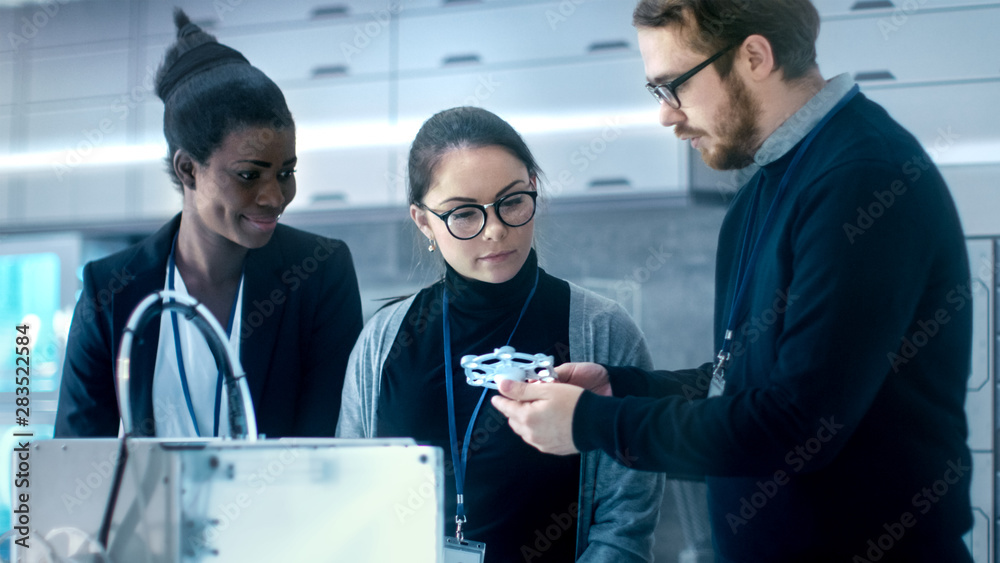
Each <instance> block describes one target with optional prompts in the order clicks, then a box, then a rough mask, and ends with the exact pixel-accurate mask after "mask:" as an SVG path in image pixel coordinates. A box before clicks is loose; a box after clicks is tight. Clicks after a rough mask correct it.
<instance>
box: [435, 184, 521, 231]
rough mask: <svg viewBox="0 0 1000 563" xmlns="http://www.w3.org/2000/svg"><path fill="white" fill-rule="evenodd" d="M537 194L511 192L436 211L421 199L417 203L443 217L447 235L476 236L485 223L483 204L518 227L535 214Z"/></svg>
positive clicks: (508, 224)
mask: <svg viewBox="0 0 1000 563" xmlns="http://www.w3.org/2000/svg"><path fill="white" fill-rule="evenodd" d="M537 197H538V192H527V191H525V192H512V193H509V194H507V195H505V196H503V197H501V198H500V199H498V200H496V201H494V202H493V203H487V204H486V205H479V204H476V203H466V204H463V205H459V206H458V207H455V208H454V209H451V210H449V211H445V212H444V213H438V212H437V211H434V210H433V209H431V208H429V207H427V206H426V205H424V204H423V203H421V204H420V207H423V208H424V209H426V210H427V211H430V212H431V213H433V214H434V215H435V216H436V217H437V218H438V219H441V220H442V221H444V224H445V226H447V227H448V232H449V233H451V236H453V237H455V238H457V239H459V240H469V239H474V238H476V237H477V236H479V233H481V232H483V228H484V227H486V208H487V207H492V208H493V210H494V211H496V214H497V218H498V219H500V222H501V223H503V224H504V225H507V226H508V227H522V226H524V225H526V224H527V223H528V221H531V218H532V217H534V216H535V198H537Z"/></svg>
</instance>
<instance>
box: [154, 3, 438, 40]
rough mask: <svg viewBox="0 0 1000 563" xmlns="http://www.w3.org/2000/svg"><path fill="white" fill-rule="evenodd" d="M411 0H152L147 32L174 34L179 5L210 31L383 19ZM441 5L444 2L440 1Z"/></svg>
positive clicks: (381, 20) (405, 5) (361, 22)
mask: <svg viewBox="0 0 1000 563" xmlns="http://www.w3.org/2000/svg"><path fill="white" fill-rule="evenodd" d="M411 4H413V2H412V1H411V0H395V1H393V0H384V1H382V0H379V1H377V2H375V1H372V0H282V1H281V2H276V1H274V0H212V1H210V2H209V1H206V0H150V1H149V2H148V8H147V10H146V14H145V18H144V19H145V24H144V30H145V33H147V34H149V35H170V36H171V37H172V36H173V35H174V33H175V31H176V27H175V26H174V18H173V11H174V7H175V6H176V7H179V8H182V9H183V10H184V12H185V13H186V14H187V15H188V17H190V18H191V20H192V21H193V22H195V23H197V24H199V25H207V29H208V30H209V31H212V32H215V31H222V30H226V29H236V28H254V29H257V30H262V31H268V29H267V28H266V27H264V28H263V29H262V25H263V26H268V25H270V26H274V27H276V28H280V27H281V26H288V25H289V24H297V23H304V22H309V21H315V22H329V23H336V22H345V23H350V24H351V25H360V26H361V27H362V28H364V26H365V25H366V24H367V23H368V22H369V21H376V22H383V21H386V20H387V19H388V17H389V16H390V15H391V14H394V13H396V14H398V13H399V12H400V11H402V10H406V9H408V8H410V5H411ZM438 4H440V2H438Z"/></svg>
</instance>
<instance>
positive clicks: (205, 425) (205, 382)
mask: <svg viewBox="0 0 1000 563" xmlns="http://www.w3.org/2000/svg"><path fill="white" fill-rule="evenodd" d="M169 279H170V265H169V263H168V265H167V277H166V278H165V281H164V284H163V286H164V287H165V288H169V285H168V284H169ZM174 291H177V292H178V293H181V294H184V295H189V294H188V291H187V286H186V285H185V284H184V278H183V277H182V276H181V272H180V270H178V269H177V268H176V266H175V267H174ZM236 295H237V298H236V311H235V314H233V325H232V327H231V328H230V331H229V334H230V336H229V348H230V349H231V350H232V352H233V354H235V357H237V358H238V357H240V337H239V335H240V325H241V319H240V317H241V316H242V314H241V312H242V310H243V278H242V277H241V278H240V287H239V289H238V290H237V293H236ZM174 316H176V317H177V329H178V333H179V334H178V336H179V338H180V344H181V355H182V356H183V360H184V371H185V374H186V375H187V383H188V389H189V390H190V393H191V405H192V407H193V408H194V414H195V416H196V417H197V419H198V430H200V431H201V436H202V437H211V436H212V435H213V431H214V429H215V395H216V386H217V381H218V379H219V372H218V370H217V369H216V367H215V359H214V357H213V356H212V351H211V350H210V349H209V347H208V343H207V342H206V341H205V337H204V335H202V333H201V331H199V330H198V328H197V327H195V326H194V324H193V323H191V322H189V321H188V320H186V319H185V318H184V315H172V314H171V311H165V312H164V313H163V314H162V315H160V341H159V344H158V346H157V349H156V368H155V371H154V372H153V418H154V420H155V421H156V435H157V436H158V437H161V438H179V437H185V438H186V437H196V436H198V433H197V432H195V425H194V422H193V421H192V420H191V411H190V410H189V409H188V406H187V401H185V399H184V388H183V387H182V385H181V375H180V370H179V369H178V364H177V352H176V349H177V348H176V343H175V341H174V324H173V322H172V320H171V317H174ZM217 320H218V321H219V324H220V325H222V326H225V323H223V319H217ZM221 393H222V398H221V404H220V411H219V434H218V435H219V436H227V435H228V434H229V417H228V416H227V412H228V406H227V405H228V401H227V400H226V391H225V388H224V386H223V388H222V390H221Z"/></svg>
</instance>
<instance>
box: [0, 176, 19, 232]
mask: <svg viewBox="0 0 1000 563" xmlns="http://www.w3.org/2000/svg"><path fill="white" fill-rule="evenodd" d="M8 183H9V180H8V175H7V174H4V175H0V225H9V224H12V223H13V222H14V221H15V220H16V219H17V217H16V216H15V212H14V209H12V207H13V202H12V201H11V198H12V196H11V194H10V187H9V186H8Z"/></svg>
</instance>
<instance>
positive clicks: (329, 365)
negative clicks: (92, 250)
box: [55, 214, 362, 438]
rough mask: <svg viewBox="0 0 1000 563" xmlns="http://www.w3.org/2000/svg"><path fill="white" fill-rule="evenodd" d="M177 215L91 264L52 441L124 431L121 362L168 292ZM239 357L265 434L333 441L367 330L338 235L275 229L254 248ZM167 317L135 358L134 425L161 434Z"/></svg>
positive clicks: (152, 328) (145, 336) (142, 340)
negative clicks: (355, 351)
mask: <svg viewBox="0 0 1000 563" xmlns="http://www.w3.org/2000/svg"><path fill="white" fill-rule="evenodd" d="M179 226H180V214H178V215H177V216H176V217H174V218H173V219H172V220H171V221H170V222H169V223H167V224H166V225H164V226H163V227H162V228H161V229H160V230H159V231H157V232H156V233H155V234H153V235H152V236H150V237H149V238H147V239H145V240H143V241H141V242H139V243H138V244H135V245H133V246H131V247H129V248H127V249H125V250H122V251H120V252H118V253H115V254H113V255H111V256H108V257H106V258H103V259H101V260H96V261H94V262H91V263H89V264H87V266H86V267H85V268H84V270H83V293H82V294H81V296H80V300H79V301H78V302H77V304H76V310H75V312H74V314H73V322H72V325H71V327H70V333H69V339H68V342H67V346H66V361H65V364H64V366H63V375H62V384H61V387H60V392H59V406H58V410H57V412H56V425H55V436H56V437H86V436H92V437H97V436H117V434H118V426H119V419H120V414H119V411H118V402H117V398H116V394H115V387H116V379H115V362H116V360H117V358H118V351H119V346H120V345H121V338H122V331H123V329H124V327H125V324H126V322H127V321H128V318H129V316H130V315H131V314H132V311H133V310H134V309H135V307H136V305H138V304H139V302H140V301H141V300H142V299H144V298H145V297H146V296H147V295H149V294H150V293H153V292H155V291H158V290H161V289H163V282H164V279H165V277H166V268H167V258H168V256H169V254H170V247H171V243H172V241H173V238H174V235H175V234H176V233H177V229H178V228H179ZM241 314H242V329H241V341H240V362H241V364H242V366H243V370H244V371H245V372H246V374H247V383H248V385H249V387H250V394H251V396H252V398H253V403H254V411H255V412H256V415H257V429H258V432H259V433H261V434H266V435H267V436H268V437H271V438H277V437H282V436H333V435H334V430H335V428H336V425H337V417H338V415H339V412H340V393H341V389H342V387H343V383H344V370H345V368H346V366H347V358H348V356H349V355H350V352H351V348H352V347H353V346H354V341H355V340H356V339H357V336H358V334H359V332H360V331H361V326H362V316H361V298H360V294H359V292H358V282H357V277H356V275H355V272H354V263H353V261H352V260H351V253H350V250H349V249H348V248H347V245H346V244H344V243H343V242H342V241H339V240H334V239H328V238H325V237H321V236H319V235H315V234H311V233H307V232H304V231H300V230H297V229H293V228H291V227H287V226H285V225H278V228H277V230H275V232H274V235H273V236H272V237H271V240H270V241H269V242H268V243H267V244H266V245H265V246H263V247H261V248H258V249H253V250H250V251H249V252H248V253H247V258H246V270H245V278H244V293H243V310H242V312H241ZM159 332H160V323H159V322H157V321H156V320H154V321H152V322H150V323H148V325H147V327H146V330H144V331H143V333H142V334H141V335H139V338H138V341H139V342H138V344H137V346H136V347H135V350H134V352H133V354H132V357H131V384H130V395H131V405H132V413H133V414H132V416H133V427H134V429H135V430H134V432H135V433H136V434H139V435H149V436H152V435H155V433H156V429H155V424H154V416H153V414H154V412H155V410H154V408H161V409H163V408H173V407H168V406H166V405H162V404H161V405H159V406H157V407H154V405H153V393H152V390H153V370H154V366H155V364H156V347H157V343H158V341H159Z"/></svg>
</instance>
